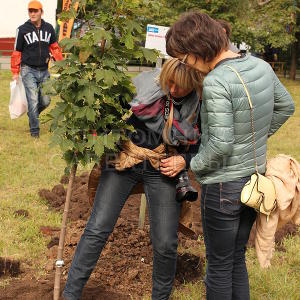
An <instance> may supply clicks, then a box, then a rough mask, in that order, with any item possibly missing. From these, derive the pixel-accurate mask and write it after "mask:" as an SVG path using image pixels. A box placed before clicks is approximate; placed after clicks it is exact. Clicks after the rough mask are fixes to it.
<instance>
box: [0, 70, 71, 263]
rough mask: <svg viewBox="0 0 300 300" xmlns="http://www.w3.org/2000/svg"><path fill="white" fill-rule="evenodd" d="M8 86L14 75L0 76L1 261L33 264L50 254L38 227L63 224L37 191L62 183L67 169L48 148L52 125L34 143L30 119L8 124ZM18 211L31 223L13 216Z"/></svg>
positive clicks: (6, 73)
mask: <svg viewBox="0 0 300 300" xmlns="http://www.w3.org/2000/svg"><path fill="white" fill-rule="evenodd" d="M10 80H11V73H10V72H8V71H1V72H0V135H1V141H0V161H1V167H0V169H1V172H0V224H1V226H0V256H5V257H13V258H17V259H21V260H22V261H24V260H26V261H33V260H36V259H37V258H40V257H41V256H43V253H44V252H45V249H46V242H47V240H46V239H45V238H44V237H43V236H42V235H41V233H40V231H39V228H40V226H42V225H46V226H60V223H61V215H60V214H58V213H56V212H54V211H49V210H48V208H47V206H46V204H45V202H44V201H43V200H42V199H40V197H39V196H38V191H39V189H41V188H52V187H53V185H55V184H57V183H58V182H59V180H60V177H61V175H62V174H63V170H64V168H65V163H64V161H63V160H62V159H61V157H60V154H59V151H58V149H49V147H48V141H49V136H50V134H49V133H48V125H46V124H42V125H41V138H40V139H39V140H33V139H32V138H31V137H30V134H29V125H28V117H27V116H26V115H24V116H22V117H21V118H19V119H16V120H11V119H10V117H9V112H8V104H9V95H10V92H9V82H10ZM54 102H55V99H54V101H52V104H51V106H53V105H54ZM19 209H24V210H27V211H28V212H29V217H28V218H26V217H20V216H15V215H14V212H15V211H16V210H19ZM37 265H40V264H39V263H38V264H37ZM40 267H41V268H42V266H40Z"/></svg>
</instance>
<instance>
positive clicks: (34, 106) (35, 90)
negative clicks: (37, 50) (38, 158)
mask: <svg viewBox="0 0 300 300" xmlns="http://www.w3.org/2000/svg"><path fill="white" fill-rule="evenodd" d="M21 77H22V81H23V84H24V87H25V92H26V98H27V103H28V113H27V115H28V118H29V127H30V133H31V135H38V134H39V132H40V128H39V114H40V113H41V112H42V111H43V110H44V109H45V108H46V107H47V106H48V105H49V104H50V97H49V96H46V95H42V91H41V85H42V83H43V82H45V81H46V80H47V79H48V78H49V77H50V75H49V72H48V69H46V70H38V69H34V68H31V67H29V66H26V65H25V66H22V67H21Z"/></svg>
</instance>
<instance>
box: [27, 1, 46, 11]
mask: <svg viewBox="0 0 300 300" xmlns="http://www.w3.org/2000/svg"><path fill="white" fill-rule="evenodd" d="M30 8H33V9H43V5H42V3H41V2H40V1H30V2H29V3H28V9H30Z"/></svg>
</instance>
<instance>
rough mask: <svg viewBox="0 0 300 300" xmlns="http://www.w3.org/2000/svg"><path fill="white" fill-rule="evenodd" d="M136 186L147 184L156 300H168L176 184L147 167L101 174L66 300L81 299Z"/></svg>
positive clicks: (174, 237) (176, 217) (175, 222)
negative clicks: (137, 184)
mask: <svg viewBox="0 0 300 300" xmlns="http://www.w3.org/2000/svg"><path fill="white" fill-rule="evenodd" d="M138 182H143V183H144V190H145V194H146V198H147V203H148V210H149V220H150V229H151V240H152V246H153V256H154V257H153V272H152V299H155V300H167V299H169V296H170V294H171V291H172V286H173V281H174V277H175V271H176V259H177V244H178V238H177V228H178V222H179V216H180V209H181V206H180V204H179V203H178V202H176V200H175V196H176V188H175V180H174V179H170V178H168V177H166V176H164V175H162V174H161V173H160V172H159V171H157V170H155V169H154V168H152V167H151V165H150V164H149V163H148V162H145V163H141V164H139V165H136V166H134V167H133V168H131V169H129V170H126V171H122V172H119V171H116V170H115V169H107V168H106V169H103V170H102V173H101V177H100V179H99V184H98V188H97V192H96V196H95V201H94V206H93V209H92V212H91V216H90V218H89V221H88V223H87V225H86V228H85V230H84V233H83V235H82V236H81V239H80V242H79V244H78V246H77V249H76V252H75V255H74V257H73V261H72V265H71V268H70V270H69V274H68V279H67V283H66V286H65V290H64V297H65V299H67V300H77V299H80V297H81V294H82V290H83V288H84V286H85V284H86V282H87V280H88V279H89V277H90V275H91V273H92V271H93V269H94V267H95V266H96V263H97V261H98V258H99V256H100V253H101V251H102V249H103V247H104V245H105V243H106V241H107V239H108V237H109V235H110V234H111V232H112V231H113V229H114V226H115V224H116V222H117V220H118V218H119V215H120V212H121V209H122V207H123V206H124V204H125V202H126V200H127V198H128V196H129V195H130V192H131V190H132V189H133V187H134V186H135V185H136V183H138Z"/></svg>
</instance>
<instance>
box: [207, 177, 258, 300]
mask: <svg viewBox="0 0 300 300" xmlns="http://www.w3.org/2000/svg"><path fill="white" fill-rule="evenodd" d="M249 178H250V177H244V178H241V179H237V180H234V181H230V182H224V183H215V184H207V185H203V186H202V195H201V214H202V226H203V232H204V242H205V246H206V259H207V268H206V276H205V284H206V298H207V299H208V300H247V299H250V293H249V280H248V272H247V268H246V262H245V252H246V244H247V242H248V239H249V234H250V231H251V228H252V225H253V223H254V221H255V218H256V212H255V210H254V209H252V208H250V207H248V206H245V205H243V204H242V203H241V201H240V195H241V191H242V188H243V186H244V184H245V183H246V182H247V181H248V180H249Z"/></svg>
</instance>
